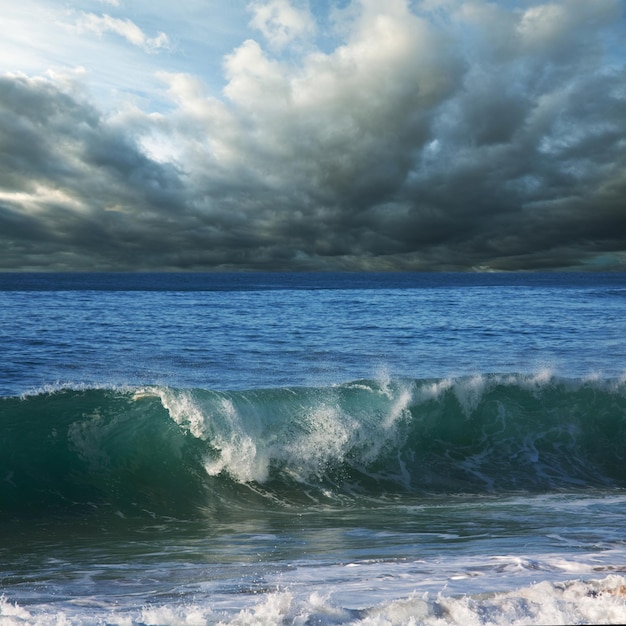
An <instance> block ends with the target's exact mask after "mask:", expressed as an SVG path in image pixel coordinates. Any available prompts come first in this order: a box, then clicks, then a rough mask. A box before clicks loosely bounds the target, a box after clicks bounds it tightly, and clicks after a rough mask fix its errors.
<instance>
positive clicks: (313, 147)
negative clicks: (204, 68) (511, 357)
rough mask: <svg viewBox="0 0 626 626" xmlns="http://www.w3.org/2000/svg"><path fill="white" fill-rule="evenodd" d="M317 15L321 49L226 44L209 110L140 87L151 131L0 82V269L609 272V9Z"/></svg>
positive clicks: (176, 78) (192, 96) (616, 13)
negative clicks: (149, 104)
mask: <svg viewBox="0 0 626 626" xmlns="http://www.w3.org/2000/svg"><path fill="white" fill-rule="evenodd" d="M583 5H584V6H583ZM290 6H291V5H288V4H287V3H275V2H274V3H266V4H264V5H260V4H255V5H254V6H253V10H254V11H257V13H256V14H255V15H259V13H258V11H260V10H261V8H262V7H265V8H268V7H270V8H271V7H274V9H273V10H276V11H278V13H277V15H279V14H280V11H279V9H280V10H283V9H285V7H290ZM276 7H278V9H276ZM575 9H578V10H579V11H581V12H582V13H580V12H577V11H576V10H575ZM268 10H269V9H268ZM260 15H266V16H267V15H274V14H272V13H261V14H260ZM303 15H304V14H303ZM306 15H307V16H308V17H310V14H308V13H307V14H306ZM335 18H336V23H337V25H338V30H337V31H336V36H337V37H341V39H339V40H338V41H337V42H336V45H334V46H332V48H331V49H329V50H322V49H321V48H316V47H314V45H313V39H311V40H310V44H309V47H308V48H301V47H297V49H296V50H295V53H294V55H292V56H290V55H289V54H287V52H288V51H289V50H290V49H291V48H290V46H292V45H297V37H295V35H294V37H293V38H292V39H289V37H288V38H287V39H284V40H282V39H281V36H282V35H280V32H282V31H281V30H280V28H279V29H278V30H274V31H272V30H271V29H272V28H274V27H273V26H271V27H270V26H269V25H267V28H268V29H269V30H268V33H269V37H268V43H267V47H264V45H262V43H259V42H258V41H256V40H254V39H245V40H244V41H243V42H242V43H241V44H240V45H239V46H238V47H236V48H235V49H234V50H233V51H232V52H231V53H230V54H228V55H227V56H226V57H225V59H224V73H225V79H226V85H225V87H224V90H223V92H222V93H211V92H210V90H209V88H208V87H207V85H206V84H205V82H204V81H203V80H202V78H201V77H200V76H198V75H196V74H194V73H181V72H172V71H163V72H161V73H160V74H159V77H160V79H161V81H162V84H163V94H162V95H163V97H167V98H168V100H169V108H168V109H165V110H162V111H161V112H160V113H158V114H157V113H154V112H151V111H143V110H141V109H140V108H138V107H137V106H134V105H132V106H131V105H128V106H125V107H122V108H120V109H119V110H118V111H117V112H115V113H108V114H107V113H105V112H103V111H102V110H100V109H99V108H98V106H97V104H96V103H94V102H93V101H92V100H91V97H90V95H89V93H88V92H86V91H85V90H84V88H82V87H81V82H80V76H74V77H71V78H67V77H66V78H65V79H63V80H61V77H60V76H55V77H47V78H31V77H27V76H22V75H6V76H4V77H3V78H2V84H0V233H2V234H0V239H2V240H3V246H2V250H1V251H0V267H4V268H16V267H22V268H30V269H33V268H50V269H71V268H81V269H158V268H163V269H212V268H226V269H238V268H241V269H249V268H256V269H340V270H343V269H347V270H361V269H365V270H394V269H395V270H465V269H471V268H483V269H484V268H488V269H496V270H498V269H499V270H516V269H555V268H585V267H593V268H598V267H600V268H612V267H621V268H622V269H623V268H624V263H625V260H626V255H625V254H624V251H625V250H626V206H625V204H624V198H626V143H625V141H624V137H626V87H625V85H626V64H625V61H626V58H625V57H624V55H623V54H621V55H620V54H619V53H616V48H615V45H616V44H615V42H616V41H617V39H616V28H617V29H619V28H621V27H622V26H623V23H622V24H620V21H619V20H623V15H622V11H621V5H620V2H619V1H618V0H597V2H594V3H584V2H583V3H582V4H581V2H580V1H577V0H555V1H554V2H550V3H541V2H537V1H533V2H527V3H525V4H524V7H523V8H517V7H514V8H510V7H509V6H508V5H507V4H504V3H503V4H499V5H497V4H493V3H489V2H483V1H482V0H472V1H463V0H445V2H443V1H442V0H437V1H435V0H428V1H427V2H422V3H418V4H415V3H413V4H410V3H409V2H406V1H404V0H390V1H389V2H386V3H384V4H383V3H380V2H375V1H374V0H359V1H356V0H355V1H354V2H352V3H350V4H349V5H348V6H347V7H346V8H344V9H342V11H341V12H338V13H336V15H335ZM259 19H261V18H259ZM268 19H269V18H268ZM272 19H274V18H272ZM275 19H276V20H278V22H277V23H279V22H280V20H283V22H284V21H285V19H286V18H284V17H280V18H279V17H276V18H275ZM307 19H308V18H307ZM303 23H304V22H303ZM267 24H269V22H267ZM616 25H617V26H616ZM257 27H258V26H257ZM291 32H292V33H296V32H300V35H298V37H304V36H305V35H306V36H309V35H311V36H312V31H309V30H306V29H305V30H302V31H298V30H297V28H295V27H293V29H292V31H291ZM272 33H273V34H272ZM290 36H291V35H290ZM272 38H273V39H272Z"/></svg>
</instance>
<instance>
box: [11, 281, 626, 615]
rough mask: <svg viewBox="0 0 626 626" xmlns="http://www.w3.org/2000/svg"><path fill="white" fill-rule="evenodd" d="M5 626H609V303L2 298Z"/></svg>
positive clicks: (624, 428)
mask: <svg viewBox="0 0 626 626" xmlns="http://www.w3.org/2000/svg"><path fill="white" fill-rule="evenodd" d="M0 396H1V397H0V625H2V626H8V625H14V624H15V625H18V624H19V625H22V624H44V625H55V626H56V625H65V624H117V625H120V626H131V625H140V624H141V625H157V624H188V625H199V624H240V625H244V624H255V625H256V624H268V625H274V624H285V625H286V624H289V625H292V624H293V625H301V626H304V625H311V626H313V625H327V624H363V625H368V626H383V625H384V626H388V625H400V624H402V625H404V624H437V625H443V624H460V625H463V626H470V625H472V624H485V625H486V624H573V623H577V624H586V623H589V624H609V623H614V624H619V623H626V275H624V274H577V273H557V274H541V273H528V274H526V273H523V274H518V273H515V274H479V273H477V274H280V273H278V274H268V273H246V274H175V273H173V274H17V273H16V274H0Z"/></svg>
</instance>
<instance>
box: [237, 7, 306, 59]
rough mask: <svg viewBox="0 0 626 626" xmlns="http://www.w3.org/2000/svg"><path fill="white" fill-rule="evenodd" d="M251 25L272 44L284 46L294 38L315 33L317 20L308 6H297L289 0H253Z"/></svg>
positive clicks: (279, 46) (277, 46)
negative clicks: (257, 0) (265, 0)
mask: <svg viewBox="0 0 626 626" xmlns="http://www.w3.org/2000/svg"><path fill="white" fill-rule="evenodd" d="M249 8H250V10H251V11H252V13H253V17H252V20H251V21H250V24H251V26H253V27H254V28H257V29H258V30H259V31H261V33H262V34H263V36H264V37H265V39H266V40H267V41H268V42H269V43H270V45H271V46H273V47H276V48H282V47H283V46H285V45H287V44H289V43H291V42H293V41H294V40H298V39H302V38H305V37H309V36H311V35H313V34H314V33H315V30H316V29H315V22H314V20H313V17H312V16H311V14H310V12H309V10H308V8H297V7H295V6H293V5H292V4H291V2H289V0H270V1H269V2H253V3H251V4H250V5H249Z"/></svg>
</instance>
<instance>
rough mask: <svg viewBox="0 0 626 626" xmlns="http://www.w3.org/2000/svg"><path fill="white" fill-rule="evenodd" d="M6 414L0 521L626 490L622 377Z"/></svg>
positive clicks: (75, 398) (349, 389)
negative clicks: (101, 513)
mask: <svg viewBox="0 0 626 626" xmlns="http://www.w3.org/2000/svg"><path fill="white" fill-rule="evenodd" d="M0 414H1V417H0V420H1V422H0V426H1V433H2V436H1V437H0V517H7V516H8V517H11V516H15V515H18V516H19V515H41V514H48V513H54V512H61V513H66V512H71V511H84V510H95V509H97V510H101V511H102V510H108V511H111V512H113V513H116V514H118V515H129V514H134V513H142V514H145V513H146V512H147V513H150V514H166V515H175V516H188V515H194V514H196V513H198V512H199V511H203V510H204V511H207V510H211V509H212V508H213V509H214V508H215V507H221V508H226V509H229V508H233V507H241V506H246V505H247V504H248V503H249V502H250V501H251V499H252V501H254V502H255V503H257V504H259V506H262V504H263V502H265V503H272V506H274V505H276V503H278V504H283V505H289V504H292V505H293V504H296V505H305V504H308V503H317V502H333V501H335V500H341V501H345V499H346V498H348V499H350V498H362V497H365V498H369V499H374V500H376V499H379V498H387V497H389V496H392V497H411V498H419V497H427V496H429V495H442V494H443V495H446V494H453V493H469V494H471V493H479V494H484V493H502V492H511V491H525V492H529V491H530V492H541V491H553V490H566V489H586V488H595V487H625V486H626V477H625V476H624V474H623V471H622V469H623V464H624V460H625V458H626V438H625V437H624V435H625V429H626V381H625V380H621V379H602V378H600V377H596V378H588V379H584V380H583V379H579V380H568V379H560V378H556V377H553V376H551V375H549V374H546V373H542V374H539V375H534V376H525V375H519V374H510V375H504V374H503V375H478V376H474V377H463V378H449V379H431V380H395V381H383V382H380V381H367V380H364V381H354V382H350V383H345V384H341V385H335V386H329V387H312V388H278V389H259V390H248V391H211V390H202V389H175V388H167V387H157V386H155V387H143V388H134V389H94V388H85V389H61V390H56V391H52V392H50V391H44V392H42V393H40V394H37V395H31V396H27V397H23V398H4V399H2V400H0Z"/></svg>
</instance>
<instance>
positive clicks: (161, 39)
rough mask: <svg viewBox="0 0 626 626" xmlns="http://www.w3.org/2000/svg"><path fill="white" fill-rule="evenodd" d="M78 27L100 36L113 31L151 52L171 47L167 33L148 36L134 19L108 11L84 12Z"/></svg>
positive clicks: (77, 22) (77, 24)
mask: <svg viewBox="0 0 626 626" xmlns="http://www.w3.org/2000/svg"><path fill="white" fill-rule="evenodd" d="M76 29H77V30H78V32H79V33H82V32H90V33H95V34H96V35H98V36H99V37H101V36H102V35H103V34H104V33H107V32H112V33H115V34H116V35H119V36H120V37H122V38H123V39H125V40H126V41H128V42H129V43H131V44H132V45H134V46H137V47H139V48H142V49H143V50H145V51H146V52H149V53H154V52H159V51H161V50H167V49H169V48H170V41H169V39H168V36H167V35H166V34H165V33H163V32H160V33H158V34H157V35H156V36H155V37H148V36H147V35H146V34H145V33H144V32H143V31H142V30H141V28H139V26H137V24H135V23H134V22H133V21H132V20H130V19H128V18H127V19H120V18H116V17H111V16H110V15H107V14H106V13H105V14H104V15H96V14H95V13H83V14H82V15H81V17H80V18H79V19H78V20H77V21H76Z"/></svg>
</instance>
